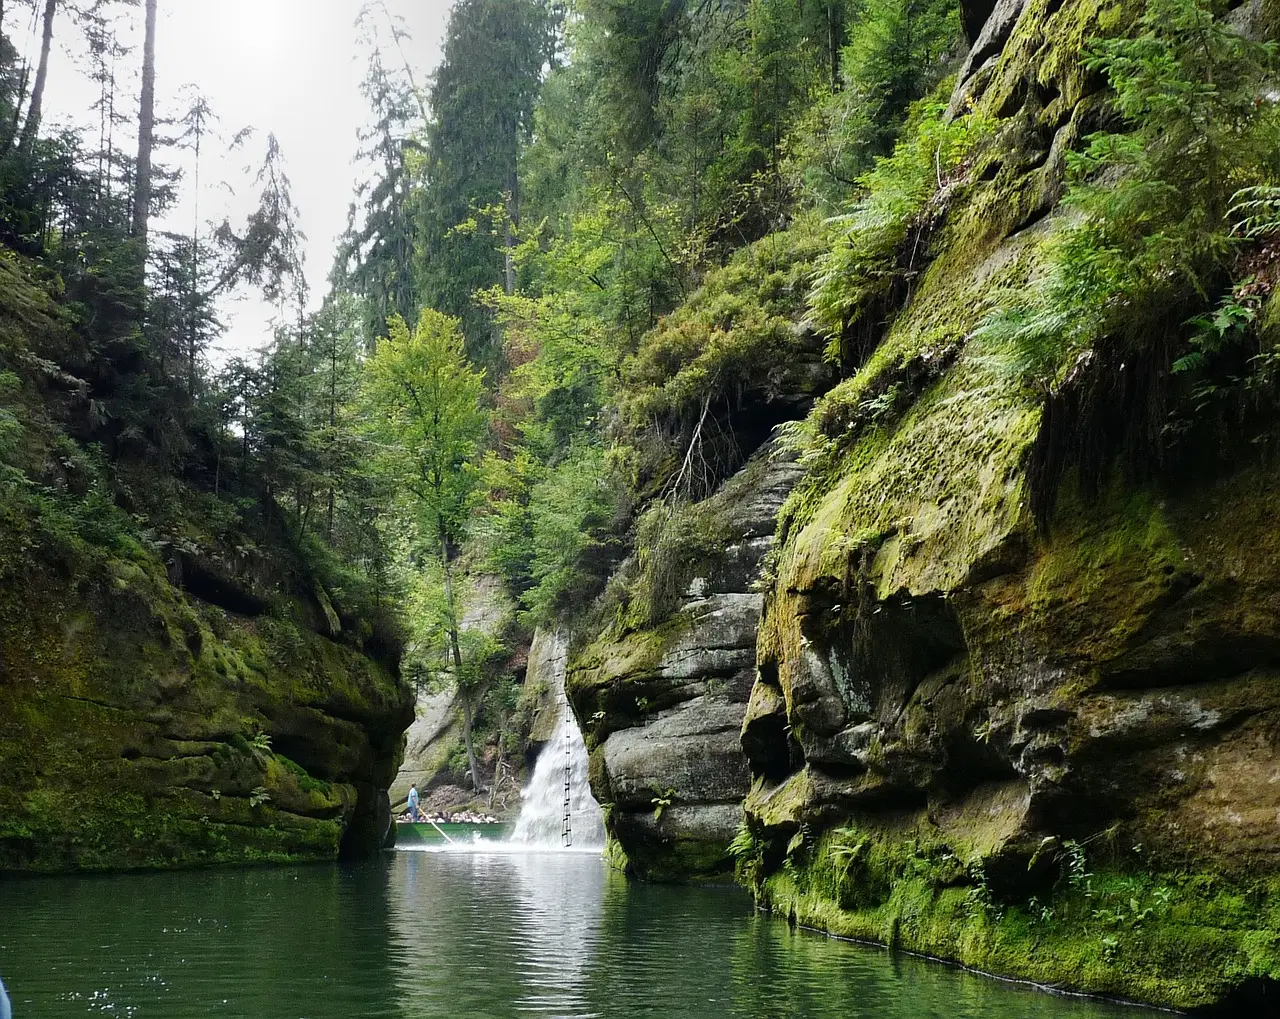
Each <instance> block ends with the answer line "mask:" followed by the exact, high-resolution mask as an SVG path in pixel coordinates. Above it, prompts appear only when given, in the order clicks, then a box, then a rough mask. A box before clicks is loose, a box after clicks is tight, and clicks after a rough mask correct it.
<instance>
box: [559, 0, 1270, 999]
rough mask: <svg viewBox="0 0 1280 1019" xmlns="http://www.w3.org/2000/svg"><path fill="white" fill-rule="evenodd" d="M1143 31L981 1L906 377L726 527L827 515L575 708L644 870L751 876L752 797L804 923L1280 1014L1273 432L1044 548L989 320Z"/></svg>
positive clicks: (776, 882)
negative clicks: (948, 182)
mask: <svg viewBox="0 0 1280 1019" xmlns="http://www.w3.org/2000/svg"><path fill="white" fill-rule="evenodd" d="M1138 13H1140V5H1136V4H1131V3H1127V2H1120V0H1116V2H1110V0H1066V2H1065V3H1064V2H1061V0H998V2H996V3H994V4H992V3H987V4H985V5H966V15H967V19H966V24H967V25H968V27H969V30H970V36H971V38H975V45H974V50H973V53H972V54H971V55H970V58H969V60H968V61H967V62H966V64H965V67H964V69H963V70H962V72H961V75H960V79H959V84H958V85H957V87H956V93H955V98H954V100H953V103H952V112H953V114H955V113H959V112H960V111H962V110H964V109H967V108H973V109H975V110H977V112H978V113H979V114H981V115H983V116H985V117H988V118H990V119H991V121H992V122H993V123H995V124H996V128H995V130H996V137H995V139H994V140H993V142H992V144H990V145H989V146H988V147H987V148H985V149H983V150H982V151H981V153H980V154H979V155H978V156H977V157H976V160H975V163H974V165H973V166H972V167H971V168H970V173H969V175H968V181H967V183H966V185H965V186H964V187H963V188H960V189H958V190H957V191H956V192H954V193H953V194H952V195H951V196H950V198H949V201H950V205H949V207H948V208H947V209H946V210H945V213H944V214H942V216H941V217H940V218H941V219H944V220H945V222H944V223H943V225H942V226H941V227H939V228H938V230H937V232H936V233H935V234H934V236H933V237H932V238H931V239H930V240H928V241H926V243H927V244H928V246H929V248H930V252H929V254H930V262H929V266H928V268H927V270H926V271H925V272H923V274H922V275H921V277H920V279H919V280H918V281H917V282H916V283H915V284H914V285H913V290H912V293H911V294H910V296H909V298H908V299H907V301H906V303H905V304H904V305H903V306H902V307H900V308H899V309H898V310H897V313H896V315H895V316H893V317H892V319H891V322H890V324H889V325H888V326H887V328H886V330H885V334H884V335H883V336H881V337H880V338H879V342H878V344H877V346H876V349H875V351H874V353H873V354H872V355H871V357H870V358H869V360H868V361H867V363H866V364H865V365H864V366H863V367H862V369H861V370H860V371H859V372H858V373H857V374H856V375H855V376H854V377H852V378H850V379H848V380H846V381H845V382H843V383H841V384H840V385H839V386H838V387H836V388H835V389H834V390H833V391H832V393H830V394H829V395H828V396H827V397H825V398H824V400H823V401H822V402H821V403H820V404H819V406H818V408H817V409H816V411H815V414H814V415H813V416H812V419H811V420H812V421H813V427H815V428H816V429H818V430H820V432H821V434H822V435H823V436H824V437H825V438H827V439H828V440H829V441H828V443H827V445H826V447H825V448H823V449H822V450H821V455H820V456H815V457H811V458H809V459H808V461H807V466H806V468H805V469H804V470H803V471H798V469H797V468H794V467H790V466H787V467H785V468H782V467H779V470H780V471H781V473H780V474H779V475H778V477H779V483H778V485H777V486H776V487H775V488H768V486H767V485H761V484H760V483H759V481H758V480H757V482H755V483H744V482H743V481H742V479H740V478H739V479H735V480H734V482H732V483H731V484H730V485H729V486H726V490H725V492H723V493H721V494H720V495H718V496H716V497H715V500H721V501H719V502H715V506H716V507H718V508H717V510H716V512H726V511H727V506H728V505H729V504H730V503H733V502H734V500H735V499H737V500H738V501H739V502H738V504H745V503H747V502H749V501H750V496H751V494H752V492H753V490H754V489H755V488H756V487H757V486H759V487H760V489H761V490H765V489H768V491H770V493H773V492H778V491H782V490H785V489H786V488H787V487H789V486H791V485H792V484H795V485H796V490H795V493H794V495H793V497H792V499H791V500H789V502H788V504H787V506H786V508H785V509H784V510H783V512H782V513H781V517H780V520H779V525H778V538H777V541H778V545H777V547H776V548H775V549H773V551H772V553H771V555H770V557H769V558H770V563H769V568H768V569H767V570H759V569H758V564H759V563H760V555H759V554H757V553H763V551H764V549H765V548H767V547H768V545H769V541H770V539H769V533H770V529H769V527H768V525H767V520H768V518H769V517H770V516H771V515H772V514H773V513H776V512H777V511H776V502H774V501H773V497H772V494H771V495H770V496H769V497H767V498H766V499H765V500H764V502H765V504H766V505H768V506H769V507H770V509H769V510H768V512H766V511H765V510H764V509H763V507H762V509H761V511H760V513H759V514H758V516H757V519H758V521H759V523H760V525H761V526H760V527H759V529H758V530H749V534H750V535H751V536H750V537H747V536H746V535H747V533H748V531H744V532H743V533H744V537H743V540H742V541H741V542H738V541H735V542H729V541H725V542H723V544H722V546H721V547H722V548H723V553H722V555H721V556H719V557H714V556H704V557H703V560H702V561H703V562H704V563H709V564H711V565H710V567H709V568H708V569H707V570H706V571H705V575H706V577H707V578H708V579H706V580H705V581H702V582H698V583H693V584H691V585H690V586H689V588H688V589H687V591H686V594H685V597H684V599H683V600H682V602H681V604H680V605H679V606H678V607H677V608H676V609H675V610H674V611H672V612H669V613H666V614H659V615H658V616H657V617H656V618H654V619H653V620H652V621H651V623H650V625H648V626H647V627H636V628H633V629H631V630H629V631H625V632H622V633H619V634H616V635H606V636H605V637H602V638H600V639H598V640H597V641H596V642H595V643H593V644H591V645H589V646H588V647H586V648H584V649H581V650H579V651H578V652H576V655H575V658H574V661H573V663H572V665H571V686H572V691H573V697H574V704H575V707H576V709H577V711H578V714H579V717H580V718H581V719H583V722H584V726H585V727H586V729H587V731H588V739H589V743H590V745H591V746H592V748H593V761H592V764H593V778H594V784H595V787H596V789H597V793H598V794H599V795H600V798H601V799H602V801H604V802H606V803H607V804H608V807H607V809H608V813H609V830H610V833H611V834H612V835H613V837H614V838H615V839H616V840H617V843H618V846H619V847H620V853H621V854H625V856H626V857H627V859H628V860H629V862H630V864H631V866H632V868H633V869H634V871H635V872H637V873H639V874H641V875H648V876H659V877H670V876H700V875H702V874H705V873H708V872H712V871H714V870H715V869H717V868H722V867H724V866H725V865H726V858H725V856H724V846H725V840H726V839H727V837H728V836H729V835H730V834H731V833H732V832H733V830H734V828H735V826H736V825H737V822H738V817H739V815H738V804H737V798H738V796H740V795H742V794H743V793H745V801H744V813H743V816H744V818H745V822H746V828H745V829H744V830H743V832H742V833H741V837H740V838H739V839H737V840H735V845H734V850H735V854H736V856H737V862H738V873H739V874H740V876H742V877H743V878H744V879H745V880H747V881H748V882H749V883H751V884H752V886H753V887H754V888H755V890H756V892H757V895H758V897H759V900H760V901H761V902H762V903H764V904H766V905H768V906H770V907H771V908H773V909H774V910H775V911H777V912H779V913H782V914H784V915H787V916H789V917H791V918H792V919H794V920H797V921H799V922H803V923H806V924H811V925H814V926H817V927H821V928H825V929H827V930H831V931H834V932H837V933H840V934H844V935H850V936H854V937H859V938H865V939H871V940H877V941H881V942H883V943H885V944H890V945H895V946H901V947H903V948H907V949H911V950H914V951H920V952H925V953H929V954H933V955H936V956H940V957H943V958H948V959H954V960H958V961H960V962H963V963H966V964H969V965H973V966H976V967H980V968H982V969H987V970H991V971H994V972H998V973H1002V974H1006V975H1010V976H1015V977H1020V978H1025V979H1029V980H1034V981H1041V982H1044V983H1049V984H1053V985H1056V986H1065V987H1071V988H1076V989H1082V990H1088V991H1094V992H1100V993H1107V994H1114V995H1118V996H1123V997H1128V998H1135V999H1141V1000H1144V1001H1149V1002H1154V1003H1158V1004H1162V1005H1167V1006H1172V1007H1177V1008H1202V1007H1210V1006H1223V1007H1226V1008H1230V1007H1241V1006H1242V1004H1243V1003H1246V1002H1252V1003H1254V1004H1255V1006H1257V1003H1258V1002H1272V1003H1273V1002H1274V996H1275V995H1276V993H1277V983H1276V982H1277V980H1280V906H1278V904H1280V794H1278V793H1277V788H1278V787H1280V753H1278V752H1277V750H1278V746H1280V528H1278V527H1277V523H1276V522H1277V520H1280V476H1278V475H1277V474H1276V471H1275V466H1274V461H1273V460H1272V459H1268V457H1267V456H1266V455H1265V454H1264V453H1263V452H1262V451H1264V450H1266V449H1268V448H1274V446H1275V442H1276V438H1277V436H1276V434H1275V429H1274V426H1269V427H1270V428H1271V430H1270V431H1266V428H1267V427H1268V426H1260V429H1261V431H1260V432H1255V433H1253V434H1249V435H1244V434H1240V435H1239V436H1238V437H1237V438H1235V439H1232V440H1230V441H1227V442H1226V443H1225V444H1224V442H1223V439H1222V437H1221V435H1219V436H1216V437H1215V439H1214V441H1213V442H1212V443H1205V445H1204V447H1203V449H1201V450H1200V451H1199V452H1195V451H1194V450H1193V451H1192V452H1191V455H1189V456H1188V455H1186V454H1184V462H1185V463H1186V464H1188V466H1187V467H1186V468H1185V469H1183V470H1181V471H1178V472H1173V471H1166V472H1165V473H1164V475H1163V476H1162V478H1161V479H1160V480H1159V481H1155V480H1150V481H1140V480H1133V478H1132V476H1129V477H1126V475H1125V474H1124V473H1123V472H1120V471H1117V472H1115V473H1114V474H1113V476H1112V477H1111V478H1110V479H1109V480H1106V481H1105V482H1104V483H1103V485H1102V487H1101V490H1100V491H1094V490H1093V489H1091V488H1090V487H1089V486H1087V485H1084V484H1082V483H1080V482H1078V480H1076V479H1075V478H1074V476H1073V475H1070V474H1069V475H1068V476H1067V480H1066V482H1065V483H1064V485H1063V487H1062V490H1061V492H1060V494H1059V497H1058V499H1057V501H1056V508H1055V509H1054V512H1053V513H1052V515H1051V517H1050V519H1049V520H1048V521H1047V526H1046V522H1045V521H1043V520H1037V519H1036V515H1035V514H1034V513H1033V512H1032V511H1031V508H1030V507H1031V502H1032V491H1033V488H1034V486H1035V484H1036V479H1035V478H1034V477H1033V476H1032V472H1033V464H1034V451H1035V446H1036V443H1037V439H1038V437H1039V436H1040V434H1041V430H1042V424H1043V420H1044V418H1043V415H1044V413H1045V411H1044V408H1043V402H1042V401H1041V400H1040V399H1039V398H1038V397H1037V396H1036V395H1035V394H1032V393H1029V392H1027V391H1026V390H1025V389H1023V388H1021V387H1019V386H1017V385H1016V384H1014V383H1013V382H1011V381H1010V380H1008V379H1007V378H1001V377H997V376H993V373H992V372H991V370H990V363H991V358H990V354H991V351H990V350H987V349H983V348H982V346H981V342H980V341H978V340H975V339H974V338H973V336H974V331H975V327H976V326H977V325H978V324H979V322H980V320H981V316H982V314H983V308H984V307H985V304H984V300H985V297H986V295H987V294H988V293H989V292H990V291H991V290H993V289H998V288H999V287H1001V286H1004V285H1007V284H1008V283H1010V282H1016V281H1019V280H1023V279H1025V278H1026V276H1027V274H1028V273H1029V272H1032V271H1034V268H1035V264H1036V261H1035V260H1036V259H1037V258H1038V257H1039V256H1038V254H1037V244H1038V242H1039V241H1040V240H1041V239H1043V238H1044V237H1045V236H1047V235H1049V234H1050V233H1052V232H1053V231H1054V230H1055V229H1057V228H1058V227H1059V225H1060V223H1059V213H1057V212H1056V211H1055V207H1056V205H1057V201H1058V198H1059V197H1060V196H1061V194H1062V190H1063V186H1064V163H1065V154H1066V153H1067V152H1068V151H1070V150H1072V149H1075V148H1078V147H1079V145H1080V142H1081V139H1082V138H1083V137H1084V136H1086V135H1087V134H1088V133H1090V132H1091V131H1092V130H1094V129H1095V128H1096V126H1097V124H1098V115H1099V111H1100V103H1099V97H1098V96H1097V94H1096V89H1097V88H1098V87H1099V85H1100V83H1099V81H1098V80H1096V79H1095V78H1094V77H1093V76H1091V75H1089V74H1087V73H1086V72H1085V70H1084V68H1083V67H1082V64H1081V61H1080V57H1079V54H1080V50H1081V45H1082V41H1083V40H1086V39H1088V38H1090V37H1093V36H1097V35H1100V34H1106V33H1114V32H1116V31H1120V30H1122V28H1123V26H1124V25H1125V24H1126V23H1128V22H1129V21H1131V20H1132V19H1133V18H1134V17H1136V15H1137V14H1138ZM986 15H989V17H987V16H986ZM984 19H985V20H984ZM977 22H982V26H983V27H981V29H980V30H978V29H977V27H976V23H977ZM1276 310H1277V301H1276V299H1275V298H1274V297H1272V298H1271V299H1270V306H1269V307H1268V308H1267V309H1266V312H1265V314H1266V315H1267V316H1271V315H1274V314H1275V313H1276ZM1271 321H1273V322H1274V321H1277V320H1276V319H1274V318H1272V319H1271ZM1274 335H1275V334H1274V332H1273V333H1272V334H1270V336H1271V337H1272V338H1270V339H1269V342H1274ZM1123 368H1124V366H1123V365H1122V366H1120V369H1121V370H1123ZM886 395H892V397H893V399H892V400H891V401H887V402H890V403H892V408H891V410H890V411H889V412H887V413H886V412H884V411H883V409H882V408H883V407H884V406H885V403H886V399H885V398H886ZM750 469H751V468H749V469H748V471H750ZM796 473H799V474H800V475H801V477H800V479H799V481H798V483H797V482H796V477H795V474H796ZM784 476H785V482H784V481H782V480H781V479H782V478H783V477H784ZM734 486H737V487H736V488H735V487H734ZM731 490H732V491H734V492H736V493H737V495H736V496H733V497H730V496H729V495H728V493H729V492H730V491H731ZM708 502H709V503H712V502H714V500H708ZM712 515H714V514H712ZM680 523H681V522H680V521H674V522H673V524H672V528H673V529H674V530H675V531H676V532H677V533H684V532H682V531H680V528H679V527H676V524H680ZM713 530H714V529H713ZM694 531H695V533H696V531H697V529H696V528H695V529H694ZM739 548H750V549H751V552H750V553H749V554H744V555H743V557H742V558H738V555H739V553H738V551H737V549H739ZM655 556H656V553H651V554H650V558H651V559H653V558H655ZM632 569H635V567H634V565H633V566H632ZM717 571H720V572H717ZM753 575H759V576H760V583H759V585H758V586H759V587H760V588H761V589H762V590H763V604H762V607H761V601H760V600H759V595H758V594H756V593H755V591H756V587H755V586H753V585H752V584H751V582H750V578H751V577H752V576H753ZM757 612H759V621H758V623H757ZM712 677H714V681H713V682H709V679H710V678H712ZM750 677H754V684H753V685H752V688H751V691H750V695H749V698H748V696H747V693H746V684H747V680H748V678H750ZM715 682H719V683H722V684H723V685H722V686H720V687H719V689H715V688H714V683H715ZM744 701H746V702H747V703H746V704H745V708H744ZM739 715H741V717H742V727H741V743H740V746H741V748H742V751H743V754H744V756H745V760H746V765H747V771H748V772H749V774H748V773H746V772H744V770H743V766H742V760H743V758H742V757H740V756H739V753H738V747H737V746H736V745H735V742H734V740H733V739H732V738H731V737H730V734H729V732H728V731H727V729H728V727H729V726H731V724H732V723H733V720H734V719H735V718H737V717H739ZM748 786H750V788H749V789H748ZM1228 1014H1244V1013H1228ZM1254 1014H1263V1012H1262V1011H1260V1010H1259V1011H1256V1012H1255V1013H1254Z"/></svg>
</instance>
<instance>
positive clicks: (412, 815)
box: [0, 785, 421, 1019]
mask: <svg viewBox="0 0 1280 1019" xmlns="http://www.w3.org/2000/svg"><path fill="white" fill-rule="evenodd" d="M409 820H410V821H419V820H421V817H420V816H419V815H418V787H417V786H416V785H411V786H409ZM0 1019H4V1017H3V1016H0Z"/></svg>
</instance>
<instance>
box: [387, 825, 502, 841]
mask: <svg viewBox="0 0 1280 1019" xmlns="http://www.w3.org/2000/svg"><path fill="white" fill-rule="evenodd" d="M514 827H515V825H514V824H513V823H512V822H510V821H496V822H490V823H487V824H484V823H481V824H475V823H463V822H460V821H442V822H441V823H440V824H432V823H431V822H429V821H409V822H400V823H397V824H396V845H398V846H413V845H419V844H422V845H437V844H440V843H444V842H447V841H449V839H452V840H453V841H454V842H475V841H477V840H478V841H481V842H505V841H506V839H507V837H508V836H509V835H510V834H511V831H512V829H513V828H514ZM446 835H447V836H448V838H445V836H446Z"/></svg>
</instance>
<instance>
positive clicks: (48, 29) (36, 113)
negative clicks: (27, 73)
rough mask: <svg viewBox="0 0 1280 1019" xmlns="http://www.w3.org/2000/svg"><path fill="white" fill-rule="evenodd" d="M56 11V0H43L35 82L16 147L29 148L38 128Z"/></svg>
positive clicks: (47, 76)
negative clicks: (42, 32) (38, 59)
mask: <svg viewBox="0 0 1280 1019" xmlns="http://www.w3.org/2000/svg"><path fill="white" fill-rule="evenodd" d="M57 13H58V0H45V5H44V38H43V39H42V40H41V42H40V66H39V67H38V68H37V69H36V83H35V85H34V86H33V87H32V89H31V105H30V106H29V107H27V119H26V122H25V123H24V124H23V125H22V138H21V139H20V140H19V142H18V147H19V148H21V149H23V150H27V149H30V148H31V146H32V144H33V143H34V142H35V140H36V132H37V131H39V130H40V115H41V111H42V108H43V107H44V86H45V82H47V81H48V80H49V50H50V49H51V48H52V46H53V18H54V15H56V14H57Z"/></svg>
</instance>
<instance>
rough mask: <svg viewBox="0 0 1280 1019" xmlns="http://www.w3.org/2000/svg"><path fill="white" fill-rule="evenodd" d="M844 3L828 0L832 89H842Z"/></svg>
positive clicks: (833, 90)
mask: <svg viewBox="0 0 1280 1019" xmlns="http://www.w3.org/2000/svg"><path fill="white" fill-rule="evenodd" d="M843 36H844V4H843V3H839V2H837V0H827V37H828V45H829V46H830V47H831V91H832V93H833V94H834V93H836V92H839V91H840V86H841V84H842V83H841V81H840V47H841V46H842V45H844V38H843Z"/></svg>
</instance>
